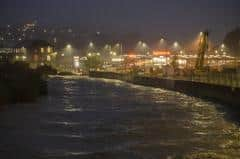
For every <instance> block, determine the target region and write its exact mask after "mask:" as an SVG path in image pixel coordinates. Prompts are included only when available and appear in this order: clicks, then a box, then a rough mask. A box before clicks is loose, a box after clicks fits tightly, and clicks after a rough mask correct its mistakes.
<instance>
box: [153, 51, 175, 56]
mask: <svg viewBox="0 0 240 159" xmlns="http://www.w3.org/2000/svg"><path fill="white" fill-rule="evenodd" d="M153 55H154V56H170V55H171V52H169V51H153Z"/></svg>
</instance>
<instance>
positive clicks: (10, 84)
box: [0, 63, 47, 105]
mask: <svg viewBox="0 0 240 159" xmlns="http://www.w3.org/2000/svg"><path fill="white" fill-rule="evenodd" d="M46 93H47V82H46V81H45V80H44V79H43V74H42V71H39V70H32V69H30V68H29V66H28V64H26V63H15V64H8V63H6V64H0V105H3V104H7V103H17V102H29V101H34V100H35V99H36V98H37V97H39V96H40V95H44V94H46Z"/></svg>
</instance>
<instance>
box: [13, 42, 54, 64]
mask: <svg viewBox="0 0 240 159" xmlns="http://www.w3.org/2000/svg"><path fill="white" fill-rule="evenodd" d="M14 52H15V53H16V54H23V55H24V56H25V57H26V60H27V62H29V63H30V66H31V67H32V68H36V67H37V66H39V65H52V64H54V61H55V58H56V55H57V53H56V52H55V51H54V46H53V45H51V44H50V43H48V42H46V41H43V40H29V41H23V42H21V43H19V44H17V45H16V47H15V48H14Z"/></svg>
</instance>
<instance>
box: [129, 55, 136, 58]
mask: <svg viewBox="0 0 240 159" xmlns="http://www.w3.org/2000/svg"><path fill="white" fill-rule="evenodd" d="M128 57H129V58H137V55H134V54H130V55H128Z"/></svg>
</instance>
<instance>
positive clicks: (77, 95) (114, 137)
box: [0, 77, 240, 159]
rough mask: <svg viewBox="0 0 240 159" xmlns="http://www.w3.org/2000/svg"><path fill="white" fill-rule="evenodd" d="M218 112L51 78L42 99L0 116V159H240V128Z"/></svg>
mask: <svg viewBox="0 0 240 159" xmlns="http://www.w3.org/2000/svg"><path fill="white" fill-rule="evenodd" d="M217 108H221V106H220V105H216V104H213V103H210V102H204V101H202V100H200V99H196V98H192V97H188V96H185V95H183V94H179V93H176V92H170V91H164V90H161V89H154V88H149V87H143V86H136V85H131V84H127V83H124V82H120V81H115V80H96V79H88V78H78V77H66V78H60V77H59V78H52V79H50V80H49V96H48V97H43V98H41V99H40V100H39V101H37V102H36V103H35V104H21V105H14V106H10V107H9V108H6V109H4V110H3V111H1V112H0V158H1V159H55V158H56V159H58V158H60V159H65V158H66V159H75V158H76V159H82V158H83V159H125V158H126V159H161V158H163V159H172V158H181V157H184V156H188V155H191V154H195V155H196V154H197V155H200V156H206V155H207V153H208V154H209V155H212V156H215V155H217V156H225V157H229V158H240V130H239V127H238V126H236V125H234V124H233V123H231V122H229V121H226V120H225V119H224V118H223V116H224V112H219V111H217ZM193 156H194V155H193ZM193 156H192V157H193ZM201 158H203V157H201Z"/></svg>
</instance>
